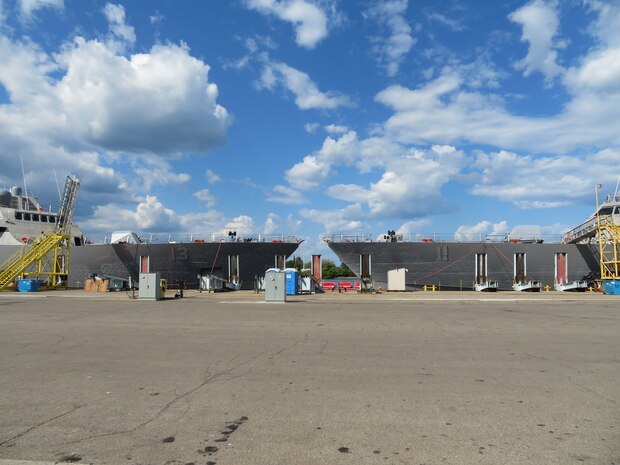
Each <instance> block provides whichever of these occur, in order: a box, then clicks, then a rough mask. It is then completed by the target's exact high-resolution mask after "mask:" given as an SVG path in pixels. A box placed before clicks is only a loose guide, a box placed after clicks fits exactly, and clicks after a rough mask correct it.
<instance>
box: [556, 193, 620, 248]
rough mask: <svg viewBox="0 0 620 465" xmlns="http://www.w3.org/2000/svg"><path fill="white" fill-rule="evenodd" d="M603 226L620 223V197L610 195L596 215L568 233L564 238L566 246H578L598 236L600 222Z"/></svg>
mask: <svg viewBox="0 0 620 465" xmlns="http://www.w3.org/2000/svg"><path fill="white" fill-rule="evenodd" d="M599 218H600V221H601V224H602V223H605V224H613V223H619V222H620V196H617V195H613V196H612V195H609V196H607V198H606V199H605V202H603V203H602V204H601V206H600V208H598V207H597V210H596V212H595V214H594V215H592V216H591V217H590V218H588V219H587V220H586V221H584V222H583V223H581V224H580V225H579V226H577V227H576V228H573V229H571V230H570V231H568V232H566V233H565V234H564V236H563V237H562V242H563V243H564V244H577V243H578V242H581V241H583V240H585V239H591V238H594V237H596V235H597V234H598V226H599V223H598V220H599ZM614 220H615V221H614Z"/></svg>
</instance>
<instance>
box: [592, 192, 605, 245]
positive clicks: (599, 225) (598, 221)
mask: <svg viewBox="0 0 620 465" xmlns="http://www.w3.org/2000/svg"><path fill="white" fill-rule="evenodd" d="M601 187H603V185H602V184H597V185H596V186H594V195H595V196H596V222H597V225H598V228H599V229H601V215H600V214H599V212H598V190H599V189H600V188H601ZM599 240H600V238H599Z"/></svg>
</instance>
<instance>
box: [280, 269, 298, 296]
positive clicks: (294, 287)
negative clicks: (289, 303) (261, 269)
mask: <svg viewBox="0 0 620 465" xmlns="http://www.w3.org/2000/svg"><path fill="white" fill-rule="evenodd" d="M284 274H285V275H286V295H297V294H298V293H299V273H298V272H297V270H296V269H295V268H285V269H284Z"/></svg>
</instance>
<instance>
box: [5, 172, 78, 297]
mask: <svg viewBox="0 0 620 465" xmlns="http://www.w3.org/2000/svg"><path fill="white" fill-rule="evenodd" d="M79 188H80V180H79V179H78V178H77V176H74V177H71V176H67V180H66V182H65V189H64V192H63V196H62V198H61V203H60V209H59V211H58V221H57V223H56V225H55V226H54V228H53V229H51V230H49V231H46V232H44V233H42V234H41V235H40V236H39V237H37V238H35V239H34V240H33V241H31V242H30V243H29V244H27V245H24V246H23V247H21V248H20V250H18V251H17V252H15V253H14V254H13V255H11V256H10V257H9V258H8V259H6V260H5V261H4V263H2V264H1V265H0V290H8V289H10V288H11V285H12V284H13V283H14V282H15V281H16V280H17V279H20V278H24V277H29V278H33V279H38V280H41V281H44V282H45V284H46V285H47V286H48V287H50V288H66V287H67V282H68V276H69V252H70V242H71V226H72V225H73V210H74V208H75V201H76V199H77V193H78V190H79Z"/></svg>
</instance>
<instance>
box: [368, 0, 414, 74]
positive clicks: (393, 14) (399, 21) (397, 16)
mask: <svg viewBox="0 0 620 465" xmlns="http://www.w3.org/2000/svg"><path fill="white" fill-rule="evenodd" d="M407 3H408V1H407V0H386V1H385V0H382V1H377V2H376V3H375V4H374V5H373V6H372V7H371V8H370V9H369V10H368V11H366V12H365V16H366V18H368V19H371V20H373V21H376V22H377V23H378V24H379V26H380V27H382V28H384V29H387V32H388V35H387V36H379V37H373V38H372V42H373V50H374V53H375V55H376V57H377V60H378V62H379V63H380V64H381V65H382V66H383V67H384V68H385V71H386V73H387V75H388V76H395V75H396V73H397V72H398V69H399V67H400V65H401V63H402V62H403V60H404V59H405V57H406V56H407V54H408V53H409V51H410V50H411V48H412V47H413V46H414V45H415V43H416V40H415V39H414V38H413V37H412V35H411V33H412V30H411V26H409V24H408V23H407V19H406V18H405V13H406V11H407Z"/></svg>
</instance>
